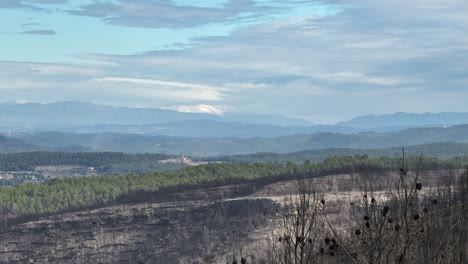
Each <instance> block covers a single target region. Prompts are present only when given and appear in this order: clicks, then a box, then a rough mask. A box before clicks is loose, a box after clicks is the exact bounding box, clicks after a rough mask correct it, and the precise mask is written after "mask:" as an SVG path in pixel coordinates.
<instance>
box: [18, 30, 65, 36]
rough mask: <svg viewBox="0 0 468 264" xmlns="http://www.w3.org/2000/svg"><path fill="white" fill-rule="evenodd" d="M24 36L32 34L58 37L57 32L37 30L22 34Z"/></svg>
mask: <svg viewBox="0 0 468 264" xmlns="http://www.w3.org/2000/svg"><path fill="white" fill-rule="evenodd" d="M21 33H23V34H30V35H56V34H57V32H55V30H50V29H36V30H27V31H23V32H21Z"/></svg>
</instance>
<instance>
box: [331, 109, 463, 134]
mask: <svg viewBox="0 0 468 264" xmlns="http://www.w3.org/2000/svg"><path fill="white" fill-rule="evenodd" d="M467 123H468V113H448V112H447V113H423V114H414V113H403V112H398V113H395V114H390V115H365V116H358V117H355V118H353V119H351V120H349V121H345V122H339V123H337V125H340V126H347V127H354V128H368V129H371V130H373V129H375V128H380V129H387V130H398V129H404V128H410V127H430V126H451V125H460V124H467Z"/></svg>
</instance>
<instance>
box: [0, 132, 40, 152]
mask: <svg viewBox="0 0 468 264" xmlns="http://www.w3.org/2000/svg"><path fill="white" fill-rule="evenodd" d="M44 149H46V148H45V147H39V146H35V145H33V144H29V143H25V142H23V141H21V140H18V139H13V138H7V137H5V136H2V135H0V153H8V152H24V151H37V150H44Z"/></svg>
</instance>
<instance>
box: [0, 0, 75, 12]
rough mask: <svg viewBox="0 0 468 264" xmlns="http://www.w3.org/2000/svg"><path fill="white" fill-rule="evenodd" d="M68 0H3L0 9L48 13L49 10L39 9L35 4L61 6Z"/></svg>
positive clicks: (0, 2)
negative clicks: (19, 9) (20, 9)
mask: <svg viewBox="0 0 468 264" xmlns="http://www.w3.org/2000/svg"><path fill="white" fill-rule="evenodd" d="M66 2H67V0H2V1H0V8H22V9H29V10H33V11H47V9H45V8H42V7H38V6H36V5H35V4H61V3H66Z"/></svg>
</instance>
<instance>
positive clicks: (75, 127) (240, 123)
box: [0, 101, 468, 138]
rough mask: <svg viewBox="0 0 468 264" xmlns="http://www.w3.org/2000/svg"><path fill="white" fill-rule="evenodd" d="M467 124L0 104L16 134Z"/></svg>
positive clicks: (247, 134) (197, 133)
mask: <svg viewBox="0 0 468 264" xmlns="http://www.w3.org/2000/svg"><path fill="white" fill-rule="evenodd" d="M460 124H468V113H424V114H411V113H401V112H399V113H395V114H391V115H380V116H376V115H366V116H359V117H355V118H353V119H351V120H348V121H343V122H339V123H336V124H334V125H316V124H313V123H311V122H309V121H307V120H303V119H296V118H290V117H285V116H281V115H261V114H249V113H225V114H224V115H213V114H206V113H182V112H177V111H173V110H165V109H157V108H125V107H111V106H104V105H98V104H92V103H86V102H75V101H69V102H57V103H48V104H45V103H27V102H23V101H17V102H9V103H3V104H0V130H4V131H20V132H51V131H60V132H73V133H91V134H95V133H120V134H139V135H146V136H179V137H197V138H253V137H264V138H273V137H281V136H292V135H297V134H314V133H318V132H331V133H341V134H356V133H359V132H369V131H371V132H393V131H401V130H405V129H408V128H416V127H444V126H452V125H460ZM0 132H1V131H0Z"/></svg>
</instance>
